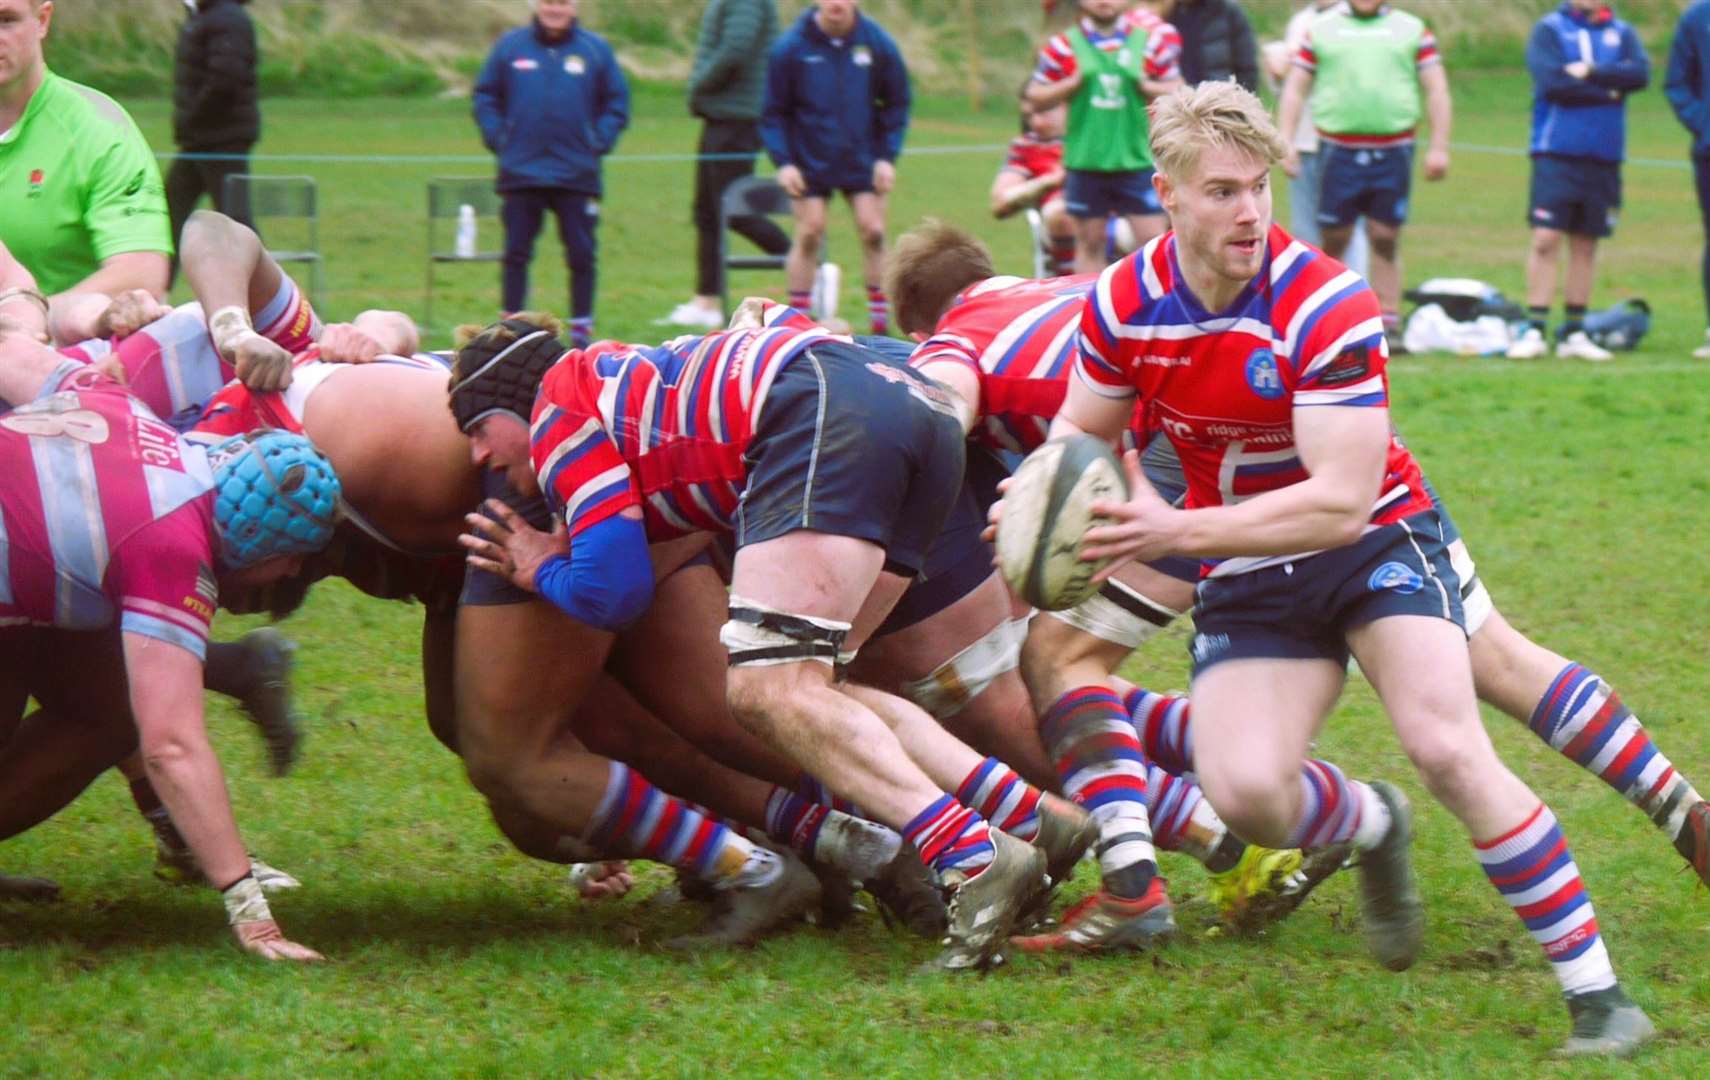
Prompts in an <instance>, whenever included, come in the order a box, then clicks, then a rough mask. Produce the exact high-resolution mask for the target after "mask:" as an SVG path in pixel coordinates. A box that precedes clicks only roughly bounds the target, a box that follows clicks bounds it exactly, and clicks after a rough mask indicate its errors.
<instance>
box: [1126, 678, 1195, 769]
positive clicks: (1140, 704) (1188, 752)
mask: <svg viewBox="0 0 1710 1080" xmlns="http://www.w3.org/2000/svg"><path fill="white" fill-rule="evenodd" d="M1122 704H1123V707H1124V708H1126V709H1127V711H1128V715H1129V716H1130V717H1131V718H1132V719H1133V721H1134V729H1135V731H1136V732H1138V733H1139V735H1140V748H1141V750H1142V751H1143V752H1144V753H1145V755H1146V760H1148V761H1150V762H1152V763H1153V764H1154V765H1157V766H1159V767H1161V768H1163V769H1164V770H1165V771H1166V772H1172V773H1175V774H1176V775H1177V776H1180V775H1181V774H1183V773H1188V772H1192V771H1193V728H1192V727H1191V726H1190V725H1189V723H1188V721H1189V718H1190V716H1191V714H1192V710H1191V709H1190V708H1189V706H1188V699H1187V698H1186V697H1185V696H1184V695H1181V694H1158V693H1154V692H1152V691H1151V690H1144V689H1142V688H1140V687H1138V686H1136V687H1134V688H1133V689H1132V690H1130V691H1128V693H1127V694H1126V695H1125V696H1124V697H1123V699H1122Z"/></svg>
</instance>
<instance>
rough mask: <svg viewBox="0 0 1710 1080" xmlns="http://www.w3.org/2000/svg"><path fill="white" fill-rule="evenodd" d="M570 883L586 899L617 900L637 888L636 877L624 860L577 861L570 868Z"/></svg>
mask: <svg viewBox="0 0 1710 1080" xmlns="http://www.w3.org/2000/svg"><path fill="white" fill-rule="evenodd" d="M570 883H571V884H572V885H574V886H575V887H576V893H577V895H579V896H580V897H581V898H582V899H584V900H615V899H617V898H618V897H620V896H626V895H628V894H629V890H631V889H633V888H635V877H634V875H632V874H631V873H630V872H629V863H627V862H624V861H622V860H614V861H612V862H595V863H577V864H576V865H575V866H572V867H571V868H570Z"/></svg>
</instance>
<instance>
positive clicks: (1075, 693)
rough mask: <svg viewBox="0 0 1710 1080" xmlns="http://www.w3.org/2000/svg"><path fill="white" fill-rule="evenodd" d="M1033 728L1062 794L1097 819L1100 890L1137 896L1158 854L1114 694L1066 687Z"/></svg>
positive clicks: (1137, 761)
mask: <svg viewBox="0 0 1710 1080" xmlns="http://www.w3.org/2000/svg"><path fill="white" fill-rule="evenodd" d="M1039 734H1040V736H1041V738H1042V739H1043V740H1044V742H1045V750H1046V752H1047V753H1049V754H1050V755H1051V760H1052V761H1053V762H1054V763H1055V764H1056V766H1057V775H1058V776H1059V777H1061V778H1062V781H1063V794H1064V795H1067V796H1068V797H1069V798H1070V799H1073V800H1074V801H1075V802H1077V803H1080V804H1081V806H1083V807H1085V808H1086V810H1087V812H1088V813H1090V814H1092V816H1093V820H1094V821H1096V822H1098V829H1099V840H1098V864H1099V870H1100V871H1101V872H1102V874H1103V876H1104V883H1105V888H1106V889H1108V890H1110V891H1111V892H1113V893H1115V894H1116V895H1118V896H1121V897H1124V898H1126V899H1131V900H1132V899H1136V898H1138V897H1140V896H1141V895H1143V894H1144V892H1145V889H1146V886H1148V885H1150V884H1151V879H1152V878H1153V877H1154V876H1155V875H1156V874H1157V870H1158V855H1157V852H1156V851H1155V850H1154V849H1153V847H1152V822H1151V819H1150V818H1149V817H1148V816H1147V813H1146V765H1147V762H1146V756H1145V754H1143V753H1141V751H1140V740H1139V738H1138V737H1137V736H1136V735H1135V731H1134V723H1133V721H1131V720H1129V718H1128V713H1127V711H1126V710H1124V709H1123V707H1122V701H1121V699H1119V698H1118V697H1117V696H1116V695H1115V694H1114V693H1112V692H1111V691H1110V690H1109V689H1107V688H1105V687H1103V686H1083V687H1081V688H1080V689H1078V690H1071V691H1069V692H1068V693H1066V694H1064V695H1063V696H1062V697H1060V698H1058V699H1057V700H1056V702H1055V703H1053V704H1052V706H1051V707H1050V708H1049V709H1047V710H1045V715H1044V717H1043V718H1042V719H1041V721H1040V730H1039Z"/></svg>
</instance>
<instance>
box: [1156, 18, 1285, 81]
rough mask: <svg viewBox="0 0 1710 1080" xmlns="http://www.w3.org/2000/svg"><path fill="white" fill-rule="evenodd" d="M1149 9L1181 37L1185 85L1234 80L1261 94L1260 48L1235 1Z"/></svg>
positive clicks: (1251, 28) (1250, 26)
mask: <svg viewBox="0 0 1710 1080" xmlns="http://www.w3.org/2000/svg"><path fill="white" fill-rule="evenodd" d="M1148 6H1150V7H1151V8H1153V9H1154V10H1156V11H1157V13H1158V17H1159V18H1161V19H1163V20H1164V21H1166V22H1168V23H1169V24H1170V25H1172V26H1174V27H1175V28H1176V33H1178V34H1180V35H1181V37H1182V57H1181V65H1182V81H1183V82H1185V83H1187V84H1188V85H1189V86H1198V85H1199V84H1200V83H1202V82H1215V81H1221V80H1228V79H1234V80H1235V81H1236V82H1238V83H1240V84H1241V85H1242V86H1244V87H1246V88H1247V89H1249V90H1251V91H1252V92H1253V93H1255V94H1256V93H1258V92H1259V46H1258V44H1257V43H1256V42H1255V41H1254V40H1253V27H1252V25H1251V24H1250V23H1248V22H1247V13H1246V12H1244V11H1242V10H1241V5H1240V4H1238V3H1236V2H1235V0H1162V2H1158V0H1153V2H1152V3H1151V4H1149V5H1148Z"/></svg>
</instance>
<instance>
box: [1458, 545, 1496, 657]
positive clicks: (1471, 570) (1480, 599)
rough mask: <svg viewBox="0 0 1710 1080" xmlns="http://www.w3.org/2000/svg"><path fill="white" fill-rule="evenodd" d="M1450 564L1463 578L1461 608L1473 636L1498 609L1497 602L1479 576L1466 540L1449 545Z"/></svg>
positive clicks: (1469, 631) (1470, 634)
mask: <svg viewBox="0 0 1710 1080" xmlns="http://www.w3.org/2000/svg"><path fill="white" fill-rule="evenodd" d="M1449 565H1450V566H1451V567H1453V568H1454V571H1455V576H1456V577H1458V578H1460V579H1461V610H1462V612H1463V613H1464V614H1465V616H1466V620H1467V637H1472V636H1473V635H1474V634H1476V633H1478V630H1479V627H1481V626H1483V625H1484V621H1485V620H1486V619H1488V618H1490V613H1491V612H1493V611H1495V610H1496V603H1495V601H1493V600H1491V598H1490V590H1489V589H1487V588H1485V587H1484V582H1483V581H1482V580H1481V579H1480V578H1479V576H1478V567H1477V566H1476V565H1474V563H1473V557H1472V553H1471V552H1469V551H1468V550H1467V544H1466V541H1465V540H1456V541H1455V542H1454V543H1452V544H1450V545H1449Z"/></svg>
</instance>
